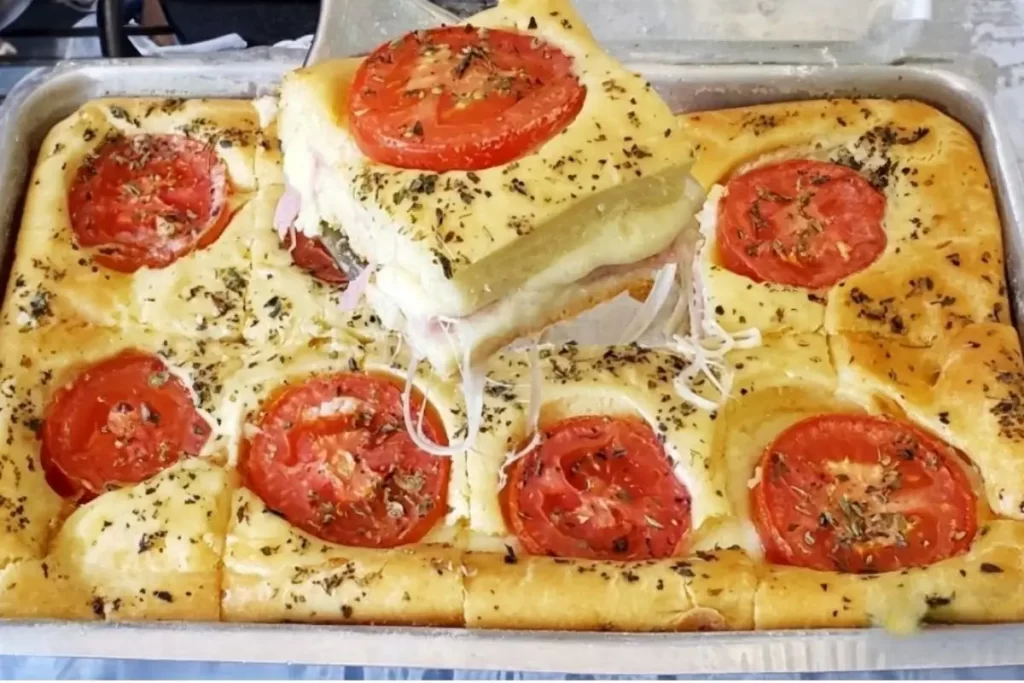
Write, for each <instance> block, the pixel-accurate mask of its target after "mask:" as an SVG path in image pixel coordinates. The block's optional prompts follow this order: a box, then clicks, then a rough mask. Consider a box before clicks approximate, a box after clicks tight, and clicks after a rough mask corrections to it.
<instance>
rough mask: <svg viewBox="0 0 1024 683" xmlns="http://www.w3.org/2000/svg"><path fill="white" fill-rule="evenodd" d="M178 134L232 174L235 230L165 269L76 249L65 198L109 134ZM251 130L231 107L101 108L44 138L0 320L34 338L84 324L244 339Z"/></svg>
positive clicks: (168, 103) (142, 104) (136, 104)
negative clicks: (129, 268)
mask: <svg viewBox="0 0 1024 683" xmlns="http://www.w3.org/2000/svg"><path fill="white" fill-rule="evenodd" d="M140 133H177V134H184V135H189V136H190V137H193V138H196V139H199V140H202V141H204V142H208V143H209V144H211V145H212V147H213V149H214V150H216V152H217V154H218V155H219V156H220V158H221V159H222V160H223V161H224V162H225V164H226V166H227V169H228V177H229V180H230V183H231V186H232V188H233V193H232V195H231V199H230V206H231V207H232V209H233V210H234V211H235V213H234V216H233V218H232V220H231V223H230V224H229V225H228V227H227V228H226V229H225V231H224V233H223V234H222V235H221V236H220V238H218V239H217V241H216V242H215V243H214V244H212V245H211V246H209V247H207V248H205V249H198V250H195V251H192V252H191V253H189V254H186V255H185V256H183V257H182V258H180V259H178V260H177V261H176V262H175V263H173V264H171V265H170V266H168V267H166V268H163V269H158V270H152V269H149V268H143V269H140V270H138V271H137V272H135V273H119V272H116V271H112V270H110V269H108V268H106V267H104V266H101V265H98V264H95V263H93V261H92V259H91V257H90V252H89V250H85V249H80V248H78V247H77V246H76V244H75V241H74V236H73V231H72V228H71V224H70V219H69V216H68V210H67V193H68V190H69V188H70V187H71V185H72V183H73V182H74V178H75V176H76V174H77V172H78V169H79V167H80V165H81V164H82V162H83V160H84V159H85V158H86V156H87V155H88V154H89V153H91V152H92V151H93V150H95V149H96V148H97V147H98V146H100V145H101V144H103V141H104V140H105V139H106V137H107V136H108V135H112V134H126V135H134V134H140ZM256 133H257V122H256V114H255V110H254V109H253V107H252V104H251V103H249V102H246V101H235V100H188V101H185V100H149V99H120V100H99V101H96V102H91V103H89V104H86V105H85V106H83V107H82V108H81V109H79V110H78V111H77V112H76V113H75V114H73V115H72V116H70V117H69V118H67V119H65V120H64V121H62V122H61V123H59V124H57V126H56V127H54V129H53V130H52V131H51V132H50V134H49V135H48V136H47V138H46V141H45V142H44V143H43V147H42V151H41V152H40V156H39V159H38V161H37V164H36V168H35V171H34V173H33V176H32V181H31V186H30V188H29V193H28V198H27V199H26V203H25V212H24V216H23V219H22V225H21V231H20V234H19V237H18V245H17V252H16V253H17V258H16V261H15V265H14V272H13V276H12V277H11V283H10V285H9V287H8V293H7V299H6V300H5V301H6V305H5V310H4V319H5V321H6V324H9V325H10V324H13V325H16V326H17V327H18V328H19V329H23V330H24V329H34V328H36V327H41V326H45V325H48V324H51V323H53V322H59V321H60V320H63V319H68V318H76V317H81V318H84V319H86V320H88V321H89V322H92V323H93V324H96V325H103V326H124V325H141V326H145V327H149V328H152V329H156V330H161V331H163V332H165V333H168V334H175V335H179V336H186V337H195V336H201V337H207V338H215V339H240V338H241V332H242V329H241V328H242V323H243V319H244V313H245V311H244V294H245V288H246V285H247V279H248V271H249V257H248V253H247V247H248V243H249V237H248V236H249V234H250V233H251V232H252V221H253V215H252V212H251V210H250V209H249V208H248V207H247V206H245V204H246V202H247V199H248V197H249V194H250V193H251V192H252V191H254V190H255V179H254V175H253V163H254V162H253V156H254V149H255V147H256Z"/></svg>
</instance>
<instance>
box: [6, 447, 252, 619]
mask: <svg viewBox="0 0 1024 683" xmlns="http://www.w3.org/2000/svg"><path fill="white" fill-rule="evenodd" d="M231 479H232V477H231V475H229V473H228V472H227V471H226V470H224V469H223V468H221V467H219V466H217V465H213V464H212V463H209V462H206V461H203V460H201V459H191V460H186V461H183V462H181V463H178V464H176V465H174V466H172V467H171V468H168V469H167V470H165V471H164V472H162V473H160V474H158V475H156V476H155V477H153V478H151V479H150V480H148V481H146V482H143V483H141V484H137V485H135V486H131V487H127V488H123V489H119V490H117V491H111V492H108V493H105V494H104V495H102V496H100V497H99V498H97V499H95V500H94V501H92V502H91V503H88V504H86V505H83V506H82V507H80V508H78V510H76V511H75V512H74V513H73V514H72V515H71V516H70V517H68V519H67V520H66V521H65V522H64V524H63V526H62V527H61V529H60V531H59V532H58V533H57V535H56V536H55V537H54V541H53V544H52V546H51V548H50V551H49V552H48V553H47V555H46V557H44V558H42V559H39V560H26V561H20V562H14V563H12V564H10V565H8V566H7V567H6V568H5V569H4V570H3V571H2V572H0V616H4V617H23V618H27V617H33V618H50V619H109V620H136V619H146V620H157V619H187V620H189V621H216V620H219V619H220V564H221V555H222V552H223V542H224V535H225V530H226V528H227V520H228V505H229V502H230V492H231Z"/></svg>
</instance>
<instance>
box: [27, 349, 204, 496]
mask: <svg viewBox="0 0 1024 683" xmlns="http://www.w3.org/2000/svg"><path fill="white" fill-rule="evenodd" d="M209 437H210V427H209V425H208V424H207V423H206V421H205V420H204V419H203V418H202V416H201V415H200V414H199V412H198V411H197V410H196V408H195V406H194V405H193V402H192V396H191V395H190V393H189V391H188V389H186V387H185V385H184V384H182V382H181V380H179V379H178V378H177V377H175V376H173V375H171V374H170V373H169V372H168V370H167V366H166V364H165V363H164V362H163V360H161V359H160V358H159V357H157V356H154V355H152V354H148V353H143V352H140V351H131V350H130V351H124V352H122V353H120V354H118V355H116V356H112V357H110V358H108V359H106V360H103V361H101V362H99V363H96V364H95V365H92V366H91V367H89V368H86V369H85V370H83V371H82V372H81V373H80V374H79V375H78V376H77V377H76V378H75V379H74V380H72V381H71V382H70V383H69V384H67V385H65V386H64V387H62V388H61V389H59V390H58V391H57V392H56V393H55V394H54V396H53V398H52V400H51V401H50V403H49V404H48V405H47V408H46V412H45V417H44V422H43V429H42V432H41V440H42V445H41V452H40V459H41V461H42V466H43V470H44V471H45V472H46V476H47V481H48V482H49V483H50V485H51V486H52V487H53V488H54V490H55V491H57V493H59V494H61V495H62V496H64V497H66V498H73V499H77V500H89V499H91V498H93V497H95V496H97V495H99V494H101V493H103V492H105V491H107V490H109V489H110V488H117V487H119V486H122V485H127V484H137V483H139V482H142V481H145V480H146V479H149V478H150V477H152V476H154V475H156V474H158V473H159V472H161V471H162V470H164V469H166V468H167V467H169V466H171V465H172V464H174V463H176V462H178V461H179V460H181V459H183V458H188V457H195V456H197V455H199V453H200V452H201V451H202V449H203V446H204V445H205V444H206V441H207V439H209Z"/></svg>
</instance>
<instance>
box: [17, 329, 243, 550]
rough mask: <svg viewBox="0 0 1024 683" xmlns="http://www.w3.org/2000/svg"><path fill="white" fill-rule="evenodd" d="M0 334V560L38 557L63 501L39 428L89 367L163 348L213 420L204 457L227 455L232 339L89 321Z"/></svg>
mask: <svg viewBox="0 0 1024 683" xmlns="http://www.w3.org/2000/svg"><path fill="white" fill-rule="evenodd" d="M0 336H2V337H3V339H4V340H5V344H4V345H3V347H2V348H0V384H2V386H3V387H4V401H5V403H6V406H5V410H3V411H0V564H3V563H4V562H6V561H8V560H14V559H19V558H21V559H25V558H39V557H41V556H42V555H43V554H44V553H45V551H46V547H47V542H48V539H49V538H50V536H51V532H52V528H55V527H56V525H57V522H58V521H59V520H60V518H61V515H62V509H63V508H64V504H63V503H62V501H61V499H60V498H59V496H57V494H55V493H54V492H53V490H52V489H50V487H49V485H47V483H46V481H45V479H44V475H43V470H42V466H41V465H40V462H39V448H40V444H39V438H38V430H39V428H40V426H41V424H42V420H43V418H44V416H45V412H46V407H47V405H48V404H49V402H50V400H51V398H52V396H53V395H54V393H55V392H56V391H57V390H58V389H60V388H61V387H63V386H65V385H66V384H68V383H69V382H71V381H72V380H73V379H74V378H75V377H76V376H77V375H78V374H79V373H80V372H81V371H82V370H83V369H85V368H87V367H88V366H90V365H92V364H94V363H96V362H99V361H101V360H104V359H106V358H109V357H111V356H113V355H116V354H118V353H120V352H122V351H125V350H128V349H135V350H140V351H146V352H150V353H156V354H159V355H160V356H161V357H162V358H164V359H165V362H166V363H167V364H168V368H169V369H170V370H171V371H172V372H173V373H174V374H175V375H176V376H179V377H180V378H181V379H182V381H183V382H184V384H185V386H186V387H188V388H189V389H190V390H191V391H192V392H193V393H194V395H195V398H196V399H197V400H198V407H199V408H200V410H201V412H202V414H203V416H204V417H205V418H206V420H207V422H208V423H209V424H210V425H211V427H212V434H211V438H210V439H209V441H208V442H207V444H206V447H205V448H204V449H203V452H202V454H201V455H202V456H203V457H206V458H210V459H212V460H215V461H218V462H224V461H226V459H227V451H226V449H227V446H228V444H229V443H230V442H231V435H230V430H229V427H228V426H227V423H226V422H225V420H224V417H225V415H226V414H227V413H228V412H229V406H230V401H229V397H228V396H227V395H226V394H225V393H224V378H225V377H226V376H228V375H230V374H231V373H232V372H234V371H235V370H237V369H238V367H239V365H240V363H241V355H242V352H241V349H240V348H238V347H237V346H235V345H230V344H219V343H213V342H211V343H202V342H198V343H196V342H193V341H190V340H182V339H167V338H166V337H165V336H164V335H162V334H160V333H158V332H147V331H144V330H141V329H130V330H109V329H103V328H98V327H93V326H91V325H88V324H86V323H81V322H78V323H74V324H61V325H52V326H48V327H44V328H41V329H37V330H32V331H27V332H23V333H22V332H18V331H16V330H14V329H12V328H11V327H10V326H4V327H3V328H2V331H0Z"/></svg>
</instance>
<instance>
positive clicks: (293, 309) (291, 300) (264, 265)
mask: <svg viewBox="0 0 1024 683" xmlns="http://www.w3.org/2000/svg"><path fill="white" fill-rule="evenodd" d="M283 192H284V186H283V185H270V186H267V187H265V188H263V189H261V190H260V192H259V193H258V194H257V195H256V197H255V199H254V200H253V202H252V205H253V211H254V226H253V231H252V234H251V239H252V248H251V253H252V269H251V275H250V277H249V286H248V288H247V289H246V293H245V299H246V301H245V311H246V320H245V325H244V329H243V336H244V337H245V340H246V341H247V342H248V343H250V344H252V345H254V346H257V347H259V346H270V347H281V346H289V345H292V344H296V343H301V342H302V341H303V340H307V339H310V338H313V337H323V336H331V335H332V334H333V333H334V332H335V331H340V332H342V333H344V334H347V335H349V336H351V337H353V338H355V339H357V340H360V341H365V342H370V341H376V340H382V339H384V338H386V337H388V336H389V332H388V331H387V330H385V329H384V328H383V327H382V326H381V324H380V320H379V318H377V316H376V315H375V314H374V313H373V311H371V310H370V309H369V308H367V307H366V306H365V305H361V304H357V305H355V306H354V307H351V308H350V310H349V309H347V307H346V306H344V305H343V302H344V296H343V295H344V292H345V288H344V287H339V286H337V285H331V284H327V283H325V282H321V281H320V280H317V279H316V278H314V277H313V276H311V275H310V274H309V273H307V272H306V271H304V270H302V269H301V268H299V267H298V266H296V265H295V263H294V262H293V261H292V255H291V252H290V251H289V249H288V244H289V240H290V239H294V236H292V237H289V236H287V235H286V236H285V238H284V244H282V240H281V238H280V236H279V235H278V233H277V230H276V229H275V228H274V224H273V217H274V210H275V207H276V206H277V202H278V200H279V199H280V197H281V194H282V193H283Z"/></svg>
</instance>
